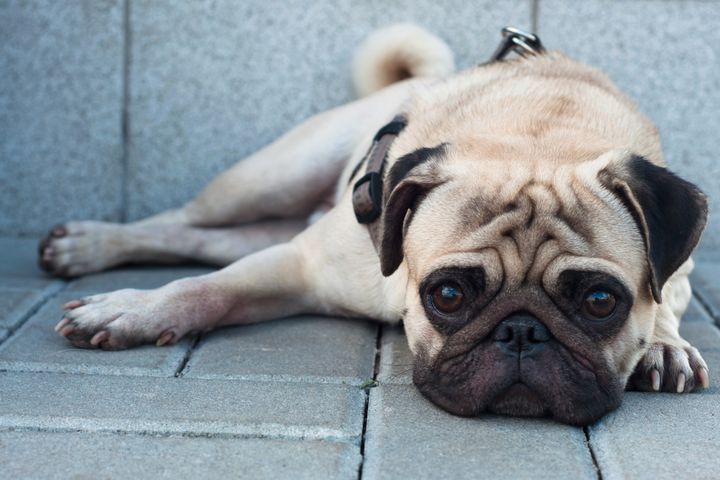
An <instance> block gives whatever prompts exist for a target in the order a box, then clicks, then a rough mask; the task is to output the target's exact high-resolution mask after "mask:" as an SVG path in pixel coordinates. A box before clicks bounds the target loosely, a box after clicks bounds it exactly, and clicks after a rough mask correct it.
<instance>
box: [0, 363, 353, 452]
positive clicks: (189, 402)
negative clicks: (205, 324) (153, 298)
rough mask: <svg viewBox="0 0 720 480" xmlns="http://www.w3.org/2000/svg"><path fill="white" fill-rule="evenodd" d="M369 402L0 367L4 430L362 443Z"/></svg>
mask: <svg viewBox="0 0 720 480" xmlns="http://www.w3.org/2000/svg"><path fill="white" fill-rule="evenodd" d="M364 399H365V394H364V391H363V390H361V389H359V388H357V387H355V386H347V385H330V384H306V383H294V382H286V383H273V382H249V381H237V380H205V379H198V378H193V379H190V378H183V377H180V378H150V377H125V376H100V375H68V374H58V373H25V372H0V403H1V404H2V405H3V408H2V410H0V428H16V429H17V428H32V429H43V430H58V429H63V430H85V431H107V432H113V431H124V432H136V433H151V434H163V433H167V434H183V435H216V434H218V435H220V434H221V435H242V436H263V437H275V438H279V437H282V438H295V439H297V438H303V439H331V440H344V441H350V442H354V443H356V444H357V443H359V438H360V433H361V430H362V424H363V409H364V403H365V402H364Z"/></svg>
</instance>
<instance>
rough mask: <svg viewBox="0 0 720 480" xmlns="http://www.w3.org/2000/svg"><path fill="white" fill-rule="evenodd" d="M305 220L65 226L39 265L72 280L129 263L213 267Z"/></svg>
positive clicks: (280, 238) (46, 245) (285, 237)
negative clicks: (222, 224)
mask: <svg viewBox="0 0 720 480" xmlns="http://www.w3.org/2000/svg"><path fill="white" fill-rule="evenodd" d="M306 226H307V222H306V221H305V220H304V219H300V220H293V219H279V220H267V221H260V222H255V223H252V224H249V225H242V226H237V227H226V228H198V227H192V226H189V225H184V224H182V223H155V222H146V223H144V222H137V223H132V224H126V225H123V224H113V223H103V222H69V223H66V224H65V225H62V226H58V227H56V229H54V230H53V231H52V232H51V233H50V236H49V240H46V241H44V242H43V243H41V245H40V265H41V267H42V268H44V269H45V270H47V271H49V272H50V273H52V274H54V275H57V276H61V277H76V276H79V275H84V274H87V273H92V272H97V271H100V270H104V269H107V268H111V267H114V266H118V265H123V264H128V263H143V262H147V263H164V264H173V263H181V262H187V261H196V262H201V263H205V264H210V265H216V266H226V265H229V264H231V263H232V262H234V261H236V260H238V259H240V258H242V257H244V256H246V255H249V254H251V253H254V252H257V251H259V250H262V249H264V248H267V247H270V246H272V245H276V244H279V243H284V242H287V241H289V240H290V239H292V238H293V237H294V236H295V235H297V234H298V233H300V232H301V231H302V230H303V229H304V228H305V227H306Z"/></svg>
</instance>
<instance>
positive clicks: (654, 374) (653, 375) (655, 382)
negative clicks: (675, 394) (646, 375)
mask: <svg viewBox="0 0 720 480" xmlns="http://www.w3.org/2000/svg"><path fill="white" fill-rule="evenodd" d="M650 380H651V381H652V389H653V390H655V391H656V392H659V391H660V372H658V371H657V370H655V369H654V368H653V369H652V370H650Z"/></svg>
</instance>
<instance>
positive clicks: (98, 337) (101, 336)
mask: <svg viewBox="0 0 720 480" xmlns="http://www.w3.org/2000/svg"><path fill="white" fill-rule="evenodd" d="M108 338H110V334H109V333H108V332H107V331H106V330H103V331H101V332H98V333H96V334H95V335H93V337H92V338H91V339H90V345H95V346H98V345H100V344H101V343H102V342H104V341H105V340H107V339H108Z"/></svg>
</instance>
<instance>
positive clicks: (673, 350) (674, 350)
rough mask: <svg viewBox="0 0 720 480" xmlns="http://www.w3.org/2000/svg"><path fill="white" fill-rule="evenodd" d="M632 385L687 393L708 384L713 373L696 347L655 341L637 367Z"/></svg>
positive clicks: (653, 390) (645, 388)
mask: <svg viewBox="0 0 720 480" xmlns="http://www.w3.org/2000/svg"><path fill="white" fill-rule="evenodd" d="M630 386H631V387H634V388H636V389H638V390H645V391H652V392H660V391H662V392H674V393H688V392H692V391H693V390H695V389H698V388H708V387H709V386H710V377H709V374H708V368H707V364H706V363H705V360H703V358H702V356H701V355H700V352H698V350H697V349H696V348H695V347H692V346H690V345H687V346H676V345H669V344H666V343H654V344H652V346H651V347H650V349H649V350H648V351H647V352H646V353H645V355H644V356H643V357H642V359H640V362H639V363H638V364H637V366H636V367H635V372H634V373H633V375H632V376H631V378H630Z"/></svg>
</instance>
